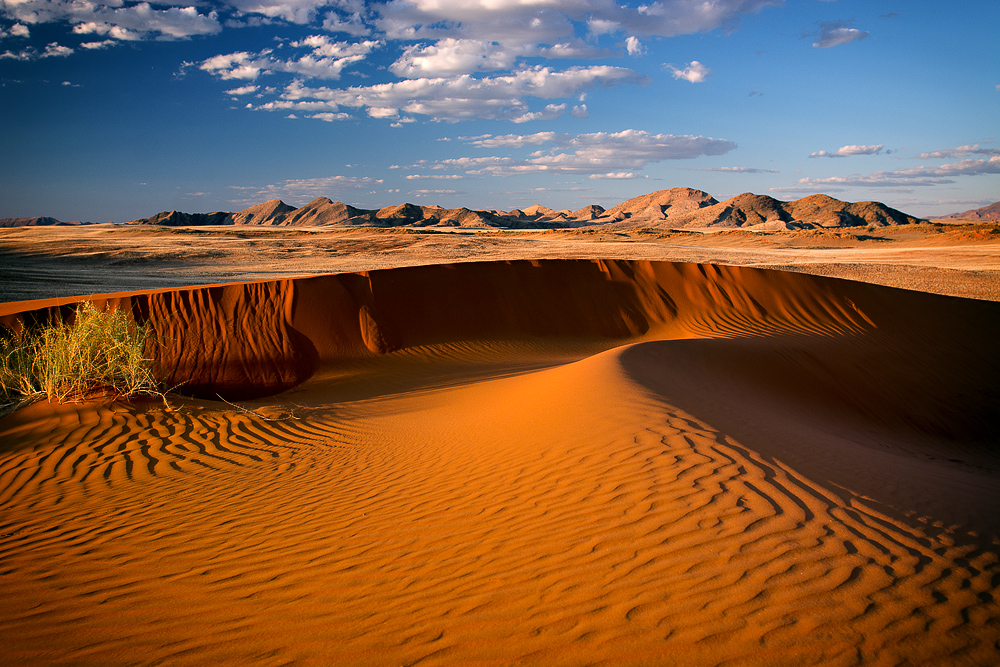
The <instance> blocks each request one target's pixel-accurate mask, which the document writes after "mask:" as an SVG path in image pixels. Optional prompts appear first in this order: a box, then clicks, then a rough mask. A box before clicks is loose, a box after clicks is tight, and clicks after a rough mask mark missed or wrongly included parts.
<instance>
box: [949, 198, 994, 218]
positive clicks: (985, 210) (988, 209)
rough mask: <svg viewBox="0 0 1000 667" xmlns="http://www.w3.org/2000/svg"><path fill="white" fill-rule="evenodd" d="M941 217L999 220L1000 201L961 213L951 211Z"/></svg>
mask: <svg viewBox="0 0 1000 667" xmlns="http://www.w3.org/2000/svg"><path fill="white" fill-rule="evenodd" d="M941 217H942V218H952V219H957V220H1000V201H998V202H996V203H995V204H990V205H989V206H983V207H982V208H974V209H972V210H971V211H963V212H962V213H952V214H951V215H944V216H941Z"/></svg>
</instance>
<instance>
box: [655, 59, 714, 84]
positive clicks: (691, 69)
mask: <svg viewBox="0 0 1000 667" xmlns="http://www.w3.org/2000/svg"><path fill="white" fill-rule="evenodd" d="M666 67H667V68H668V69H669V70H670V71H671V72H672V73H673V75H674V78H675V79H684V80H685V81H690V82H691V83H701V82H702V81H704V80H705V78H706V77H707V76H708V75H709V74H711V72H712V70H710V69H708V68H707V67H705V66H704V65H702V64H701V63H700V62H698V61H697V60H692V61H691V62H689V63H688V66H687V67H685V68H684V69H678V68H676V67H674V66H673V65H667V66H666Z"/></svg>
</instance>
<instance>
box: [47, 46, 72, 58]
mask: <svg viewBox="0 0 1000 667" xmlns="http://www.w3.org/2000/svg"><path fill="white" fill-rule="evenodd" d="M72 53H73V49H71V48H69V47H68V46H61V45H59V44H56V43H55V42H53V43H51V44H49V45H48V46H46V47H45V51H43V52H42V55H41V56H40V57H42V58H52V57H60V58H64V57H66V56H68V55H71V54H72Z"/></svg>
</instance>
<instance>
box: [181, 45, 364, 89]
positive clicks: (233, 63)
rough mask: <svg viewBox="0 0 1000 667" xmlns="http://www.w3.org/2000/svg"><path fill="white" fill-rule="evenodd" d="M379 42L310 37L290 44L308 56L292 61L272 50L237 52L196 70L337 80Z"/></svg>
mask: <svg viewBox="0 0 1000 667" xmlns="http://www.w3.org/2000/svg"><path fill="white" fill-rule="evenodd" d="M380 45H381V42H378V41H373V40H366V41H363V42H333V41H331V40H330V39H329V38H328V37H326V36H322V35H314V36H311V37H307V38H306V39H304V40H301V41H297V42H292V43H291V44H290V45H289V46H291V47H292V48H305V49H310V50H311V53H308V54H305V55H302V56H299V57H292V58H280V57H278V56H277V54H275V52H274V50H272V49H265V50H263V51H260V52H258V53H250V52H247V51H237V52H235V53H224V54H220V55H217V56H212V57H211V58H206V59H205V60H203V61H202V62H201V63H200V64H199V65H198V69H200V70H202V71H205V72H208V73H209V74H212V75H214V76H217V77H218V78H220V79H223V80H230V79H243V80H254V79H256V78H257V77H258V76H260V75H261V74H273V73H275V72H286V73H290V74H295V75H299V76H304V77H306V78H310V79H339V78H340V75H341V72H343V70H344V68H345V67H347V66H348V65H351V64H353V63H356V62H359V61H361V60H364V59H365V57H367V55H368V54H369V53H371V52H372V51H373V50H374V49H376V48H378V47H379V46H380Z"/></svg>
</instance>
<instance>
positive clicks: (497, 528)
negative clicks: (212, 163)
mask: <svg viewBox="0 0 1000 667" xmlns="http://www.w3.org/2000/svg"><path fill="white" fill-rule="evenodd" d="M96 300H97V301H99V302H109V301H113V302H115V303H117V304H118V305H119V306H125V307H130V308H132V309H133V312H136V313H137V314H139V315H140V316H142V317H148V318H149V320H150V321H151V322H152V323H153V324H154V326H156V328H157V330H158V331H159V333H160V334H161V336H162V337H163V338H164V339H165V340H167V341H168V343H167V347H166V348H165V350H164V353H163V361H164V364H165V368H166V369H167V372H168V373H169V374H170V377H171V378H172V379H174V380H177V379H180V378H181V377H182V376H184V375H185V374H187V375H188V376H190V378H191V383H190V384H189V385H187V386H188V387H189V389H191V390H193V391H195V392H196V393H198V394H200V395H201V396H202V397H208V396H211V395H212V394H213V393H214V392H216V391H218V392H222V393H223V394H225V395H227V396H228V397H231V398H239V397H241V396H260V397H261V398H259V399H256V400H248V401H247V402H246V403H245V405H246V406H247V407H249V408H253V409H255V410H256V411H257V413H256V414H253V413H249V412H246V411H242V410H239V409H236V408H233V407H231V406H229V405H226V404H224V403H221V402H218V401H214V402H213V401H207V400H204V398H202V399H197V398H194V399H187V400H179V399H178V400H177V401H175V405H174V406H173V407H172V408H167V407H165V406H164V405H163V404H162V403H157V402H144V403H132V404H124V403H120V402H113V401H112V402H104V403H99V404H98V403H94V404H84V405H63V406H57V405H50V404H47V403H39V404H35V405H32V406H30V407H28V408H25V409H23V410H21V411H19V412H18V413H15V414H14V415H12V416H10V417H7V418H5V419H4V420H2V421H0V516H2V526H0V563H2V567H0V587H2V589H3V590H4V591H5V593H4V604H3V605H2V606H0V628H2V629H3V634H4V637H5V647H4V648H3V649H0V663H2V664H11V665H14V664H74V665H80V664H85V665H86V664H93V665H109V664H111V665H123V664H181V665H183V664H191V665H200V664H217V663H227V664H283V665H284V664H303V665H329V664H341V665H404V664H405V665H411V664H421V665H459V664H460V665H510V664H538V665H583V664H605V665H745V664H759V665H792V664H795V665H798V664H816V665H830V664H835V665H840V664H843V665H852V664H866V665H867V664H871V665H883V664H884V665H896V664H927V665H938V664H970V665H986V664H993V663H994V662H995V661H996V657H997V655H998V642H1000V605H998V604H997V601H996V599H995V595H996V582H997V581H1000V539H998V537H1000V521H998V519H997V517H1000V512H998V510H1000V476H998V472H1000V455H998V454H1000V453H998V451H997V447H996V443H997V436H996V424H997V423H998V420H997V417H998V407H997V406H998V405H1000V400H998V399H1000V395H998V394H1000V383H998V381H997V379H996V378H997V377H1000V375H998V371H1000V354H998V352H997V351H996V345H995V341H996V340H998V334H1000V306H998V305H997V304H994V303H988V302H976V301H969V300H962V299H955V298H949V297H940V296H934V295H927V294H921V293H916V292H906V291H902V290H894V289H889V288H884V287H878V286H874V285H867V284H861V283H852V282H847V281H838V280H832V279H825V278H820V277H815V276H808V275H803V274H791V273H781V272H776V271H763V270H756V269H748V268H740V267H718V266H711V265H697V264H675V263H655V262H652V263H651V262H626V261H603V262H602V261H538V262H505V263H485V264H456V265H437V266H428V267H417V268H407V269H397V270H388V271H373V272H369V273H359V274H345V275H336V276H318V277H315V278H308V279H298V280H288V281H277V282H269V283H245V284H231V285H225V286H213V287H207V288H196V289H183V290H169V291H156V292H146V293H133V294H129V295H109V296H105V297H101V298H98V299H96ZM58 306H59V303H58V302H56V301H50V302H43V303H37V302H36V303H23V304H13V305H12V304H4V305H3V306H0V308H2V309H4V310H0V316H2V317H3V321H6V322H10V321H12V320H13V319H15V318H17V317H24V315H23V314H21V315H19V314H18V313H24V312H26V311H32V312H34V313H35V316H40V315H41V314H43V313H44V312H45V310H44V309H48V308H52V307H58ZM39 309H41V310H39ZM279 391H280V392H283V393H279V394H277V395H271V396H269V397H267V398H264V396H266V395H268V394H274V393H275V392H279Z"/></svg>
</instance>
